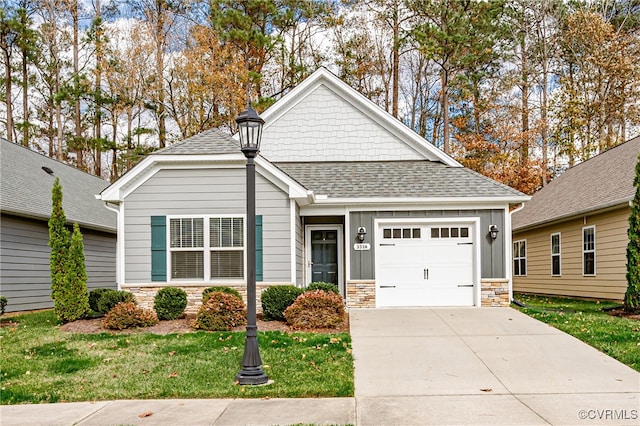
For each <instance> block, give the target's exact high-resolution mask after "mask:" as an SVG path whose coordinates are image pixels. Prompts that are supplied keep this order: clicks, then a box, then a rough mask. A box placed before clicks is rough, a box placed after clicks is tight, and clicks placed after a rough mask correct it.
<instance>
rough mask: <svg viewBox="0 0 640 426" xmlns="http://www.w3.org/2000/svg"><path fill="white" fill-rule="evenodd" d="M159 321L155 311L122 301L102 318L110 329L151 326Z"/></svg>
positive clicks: (103, 322) (105, 325) (103, 323)
mask: <svg viewBox="0 0 640 426" xmlns="http://www.w3.org/2000/svg"><path fill="white" fill-rule="evenodd" d="M157 323H158V316H157V315H156V313H155V312H153V311H150V310H148V309H142V308H140V307H138V306H136V304H135V303H133V302H120V303H118V304H117V305H116V306H114V307H113V309H111V310H110V311H109V312H107V315H106V316H105V317H104V319H103V320H102V325H103V326H104V327H105V328H108V329H110V330H124V329H126V328H134V327H150V326H152V325H154V324H157Z"/></svg>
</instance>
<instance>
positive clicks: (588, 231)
mask: <svg viewBox="0 0 640 426" xmlns="http://www.w3.org/2000/svg"><path fill="white" fill-rule="evenodd" d="M595 274H596V227H595V226H589V227H586V228H582V275H595Z"/></svg>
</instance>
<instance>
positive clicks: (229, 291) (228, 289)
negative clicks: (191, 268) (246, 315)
mask: <svg viewBox="0 0 640 426" xmlns="http://www.w3.org/2000/svg"><path fill="white" fill-rule="evenodd" d="M214 291H221V292H223V293H227V294H231V295H233V296H236V297H237V298H238V299H240V300H242V295H241V294H240V292H239V291H238V290H236V289H235V288H231V287H225V286H214V287H208V288H205V289H204V290H203V291H202V303H207V299H209V295H210V294H211V293H212V292H214Z"/></svg>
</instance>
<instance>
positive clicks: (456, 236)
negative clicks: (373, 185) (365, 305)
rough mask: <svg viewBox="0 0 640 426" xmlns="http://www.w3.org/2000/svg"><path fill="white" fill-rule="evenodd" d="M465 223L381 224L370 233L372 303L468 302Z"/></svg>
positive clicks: (471, 259) (468, 226)
mask: <svg viewBox="0 0 640 426" xmlns="http://www.w3.org/2000/svg"><path fill="white" fill-rule="evenodd" d="M475 227H476V224H475V223H474V222H473V221H471V222H460V221H458V222H422V223H421V222H381V223H378V227H377V235H376V237H377V238H376V241H377V244H376V306H378V307H394V306H473V305H475V304H476V293H477V292H476V281H477V280H476V274H477V273H476V265H477V261H476V257H477V250H476V244H475V241H474V240H475V233H474V229H475Z"/></svg>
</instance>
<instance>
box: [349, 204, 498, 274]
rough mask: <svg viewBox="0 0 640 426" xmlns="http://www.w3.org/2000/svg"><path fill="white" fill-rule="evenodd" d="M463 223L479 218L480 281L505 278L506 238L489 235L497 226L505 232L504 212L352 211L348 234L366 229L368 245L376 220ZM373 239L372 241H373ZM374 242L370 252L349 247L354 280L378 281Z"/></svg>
mask: <svg viewBox="0 0 640 426" xmlns="http://www.w3.org/2000/svg"><path fill="white" fill-rule="evenodd" d="M455 217H459V218H461V220H464V219H465V218H480V240H481V241H480V244H481V250H480V257H481V262H482V265H481V274H482V277H481V278H505V275H506V267H505V255H506V253H505V247H504V238H503V235H502V236H501V237H498V239H496V240H495V241H493V242H491V240H490V238H489V237H488V236H487V231H488V229H489V225H491V224H493V225H497V226H498V229H499V230H500V231H501V232H503V233H504V210H499V209H487V210H483V209H481V210H415V211H414V210H409V211H377V212H372V211H366V212H351V213H350V217H349V223H350V227H351V229H350V230H349V231H348V233H347V235H348V236H349V238H351V236H354V235H356V234H357V232H358V227H359V226H364V227H366V228H367V236H366V239H365V242H372V241H373V235H375V232H376V229H375V227H374V226H375V225H374V220H375V219H389V218H393V219H407V220H411V219H437V218H455ZM370 239H371V240H370ZM375 246H376V244H375V241H373V243H372V244H371V250H366V251H364V250H363V251H357V250H355V249H354V247H353V244H350V252H351V271H350V272H351V279H352V280H371V279H375V277H374V274H375Z"/></svg>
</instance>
